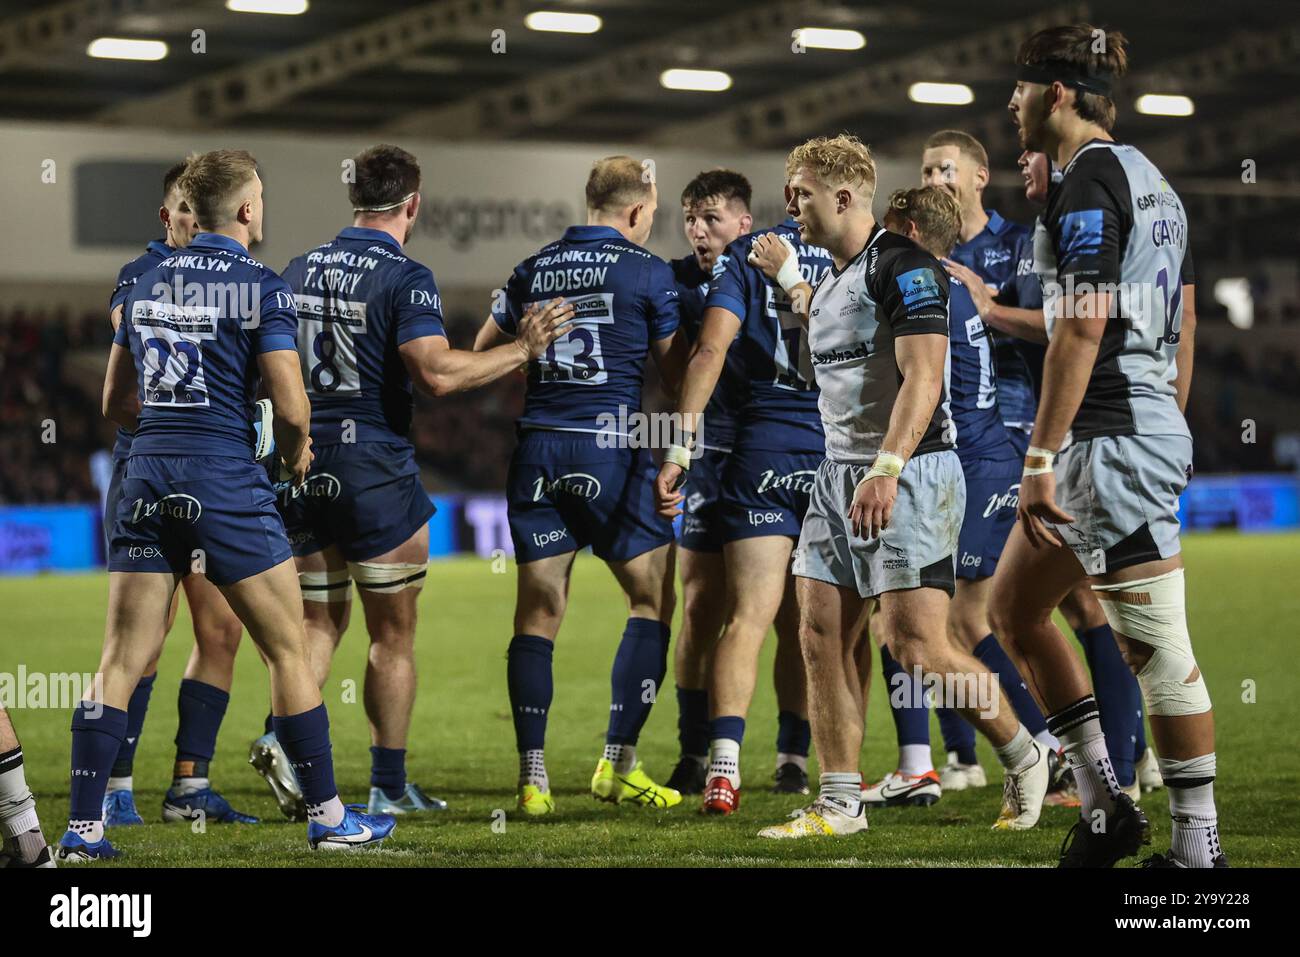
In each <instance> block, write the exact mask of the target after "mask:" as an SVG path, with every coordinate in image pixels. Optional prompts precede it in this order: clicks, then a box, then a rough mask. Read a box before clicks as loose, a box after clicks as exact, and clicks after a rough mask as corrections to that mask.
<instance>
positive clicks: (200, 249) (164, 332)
mask: <svg viewBox="0 0 1300 957" xmlns="http://www.w3.org/2000/svg"><path fill="white" fill-rule="evenodd" d="M296 326H297V318H296V316H295V315H294V310H293V294H292V293H291V292H290V290H289V287H288V285H287V284H286V283H285V282H284V280H283V279H281V278H280V277H279V276H277V275H276V274H275V273H274V272H273V271H272V270H271V269H269V268H267V267H266V266H264V265H262V264H261V263H260V262H258V261H257V260H256V259H253V258H251V257H250V256H249V255H248V250H246V249H245V248H244V247H243V246H242V245H241V244H240V243H239V242H237V241H236V240H234V239H231V238H230V237H228V236H220V235H217V234H214V233H199V234H198V235H197V236H195V237H194V239H193V240H192V241H191V243H190V245H189V246H187V247H185V248H184V249H180V250H176V251H175V252H173V253H172V254H171V255H170V256H168V257H167V258H166V259H164V260H163V261H162V262H161V263H159V264H158V265H157V266H155V267H154V268H153V269H151V270H149V271H148V272H146V273H143V274H142V275H141V276H140V277H139V278H138V280H137V282H136V283H135V285H134V286H132V288H131V290H130V292H128V294H127V297H126V300H125V302H124V303H123V316H122V324H121V325H120V326H118V328H117V334H116V335H115V336H114V338H113V341H114V342H116V343H117V344H118V345H121V346H126V347H128V348H130V350H131V355H132V358H134V359H135V367H136V374H137V376H138V378H139V380H140V401H141V404H142V409H141V411H140V420H139V425H138V426H137V428H136V431H135V438H134V439H133V441H132V444H131V450H132V452H133V453H139V454H141V455H216V456H232V457H236V458H251V457H252V452H253V429H252V426H251V425H250V423H251V421H252V407H253V401H254V399H255V398H256V395H257V386H258V382H259V379H260V374H259V372H258V368H257V356H258V355H259V354H260V353H263V352H273V351H276V350H279V349H289V350H292V349H293V348H294V332H295V330H296Z"/></svg>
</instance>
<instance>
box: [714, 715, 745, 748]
mask: <svg viewBox="0 0 1300 957" xmlns="http://www.w3.org/2000/svg"><path fill="white" fill-rule="evenodd" d="M717 738H729V739H730V740H732V741H735V742H736V743H737V744H741V743H743V742H744V740H745V719H744V718H742V717H740V716H739V715H734V714H724V715H722V716H721V717H718V718H710V719H709V740H710V741H713V740H715V739H717Z"/></svg>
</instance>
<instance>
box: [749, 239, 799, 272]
mask: <svg viewBox="0 0 1300 957" xmlns="http://www.w3.org/2000/svg"><path fill="white" fill-rule="evenodd" d="M793 255H794V251H793V250H792V249H791V248H790V245H789V243H787V242H782V240H781V237H780V236H778V235H777V234H776V233H763V234H762V235H761V236H759V237H758V238H757V239H755V240H754V242H753V245H751V246H750V247H749V257H748V258H749V262H750V264H751V265H754V266H757V267H758V268H759V269H761V270H763V275H764V276H766V277H767V278H768V279H771V280H772V281H773V282H775V281H776V274H777V273H779V272H780V271H781V266H782V265H783V264H784V263H785V261H786V259H787V258H789V257H790V256H793Z"/></svg>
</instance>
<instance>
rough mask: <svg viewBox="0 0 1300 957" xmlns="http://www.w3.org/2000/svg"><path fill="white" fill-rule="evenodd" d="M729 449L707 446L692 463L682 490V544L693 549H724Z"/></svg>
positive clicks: (704, 550)
mask: <svg viewBox="0 0 1300 957" xmlns="http://www.w3.org/2000/svg"><path fill="white" fill-rule="evenodd" d="M730 456H731V453H730V452H719V451H718V450H717V449H704V450H703V451H702V452H701V453H700V457H699V458H698V459H696V460H695V461H693V462H692V463H691V470H690V471H689V472H687V473H686V484H685V485H684V486H683V487H682V491H683V492H685V493H686V501H685V502H683V503H682V537H681V541H680V544H681V546H682V548H689V549H690V550H691V551H693V552H720V551H722V517H721V515H720V514H719V510H720V509H721V508H722V471H723V469H724V468H725V467H726V464H727V459H728V458H729V457H730Z"/></svg>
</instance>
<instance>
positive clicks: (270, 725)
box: [262, 711, 275, 734]
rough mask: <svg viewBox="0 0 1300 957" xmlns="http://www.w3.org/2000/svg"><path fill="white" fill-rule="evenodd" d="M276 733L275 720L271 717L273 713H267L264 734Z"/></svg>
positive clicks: (263, 728)
mask: <svg viewBox="0 0 1300 957" xmlns="http://www.w3.org/2000/svg"><path fill="white" fill-rule="evenodd" d="M274 731H275V719H274V718H273V717H271V712H269V711H268V712H267V713H266V720H265V721H263V722H262V733H263V734H272V733H274Z"/></svg>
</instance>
